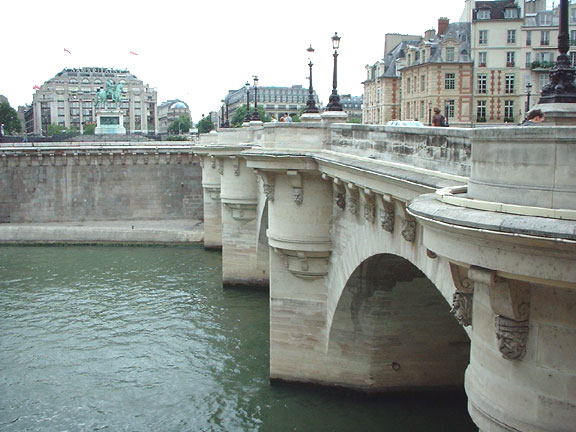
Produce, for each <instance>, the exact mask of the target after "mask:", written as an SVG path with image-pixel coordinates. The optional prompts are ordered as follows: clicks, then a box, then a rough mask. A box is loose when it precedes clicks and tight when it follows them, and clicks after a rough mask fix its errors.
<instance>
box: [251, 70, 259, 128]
mask: <svg viewBox="0 0 576 432" xmlns="http://www.w3.org/2000/svg"><path fill="white" fill-rule="evenodd" d="M252 78H254V114H252V121H260V113H259V112H258V77H257V76H256V75H254V76H253V77H252Z"/></svg>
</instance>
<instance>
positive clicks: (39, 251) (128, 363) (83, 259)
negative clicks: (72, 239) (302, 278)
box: [0, 246, 477, 432]
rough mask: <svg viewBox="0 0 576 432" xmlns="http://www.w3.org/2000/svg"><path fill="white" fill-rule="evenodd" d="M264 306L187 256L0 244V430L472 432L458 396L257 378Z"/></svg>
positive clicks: (217, 267)
mask: <svg viewBox="0 0 576 432" xmlns="http://www.w3.org/2000/svg"><path fill="white" fill-rule="evenodd" d="M268 332H269V327H268V296H267V293H265V292H262V291H255V290H250V289H240V288H234V289H231V288H222V283H221V256H220V254H219V253H215V252H206V251H204V250H203V249H202V248H200V247H197V248H196V247H191V248H184V247H108V246H66V247H39V246H26V247H20V246H5V247H0V377H1V379H0V431H2V432H4V431H161V432H165V431H278V432H282V431H312V432H315V431H355V432H356V431H390V432H394V431H458V432H465V431H474V430H477V429H476V428H475V427H474V425H473V423H472V422H471V420H470V418H469V416H468V414H467V411H466V397H465V395H464V394H463V393H461V394H453V395H444V394H429V395H413V396H406V395H388V396H386V397H381V398H374V399H367V398H360V397H355V396H353V395H349V394H341V393H334V392H330V391H326V390H319V389H314V388H302V387H286V386H277V385H274V386H272V385H270V383H269V381H268Z"/></svg>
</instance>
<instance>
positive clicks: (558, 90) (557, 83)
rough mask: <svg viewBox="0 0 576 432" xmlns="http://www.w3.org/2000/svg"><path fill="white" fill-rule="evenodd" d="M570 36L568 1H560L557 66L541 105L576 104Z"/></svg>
mask: <svg viewBox="0 0 576 432" xmlns="http://www.w3.org/2000/svg"><path fill="white" fill-rule="evenodd" d="M569 49H570V34H569V28H568V0H560V27H559V31H558V51H559V52H560V55H559V56H558V58H557V60H556V65H555V66H554V67H553V68H552V69H551V70H550V82H549V83H548V84H546V85H545V86H544V88H543V89H542V92H541V97H540V101H539V103H541V104H543V103H576V86H575V85H574V78H575V77H576V70H575V69H574V68H573V67H572V66H571V64H570V57H568V50H569Z"/></svg>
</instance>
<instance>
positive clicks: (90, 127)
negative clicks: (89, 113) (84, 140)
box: [84, 123, 96, 135]
mask: <svg viewBox="0 0 576 432" xmlns="http://www.w3.org/2000/svg"><path fill="white" fill-rule="evenodd" d="M95 131H96V125H95V124H94V123H87V124H85V125H84V135H94V133H95Z"/></svg>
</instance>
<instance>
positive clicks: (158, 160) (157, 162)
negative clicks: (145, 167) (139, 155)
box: [154, 152, 160, 165]
mask: <svg viewBox="0 0 576 432" xmlns="http://www.w3.org/2000/svg"><path fill="white" fill-rule="evenodd" d="M154 163H155V164H156V165H158V164H160V153H159V152H156V153H154Z"/></svg>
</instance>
